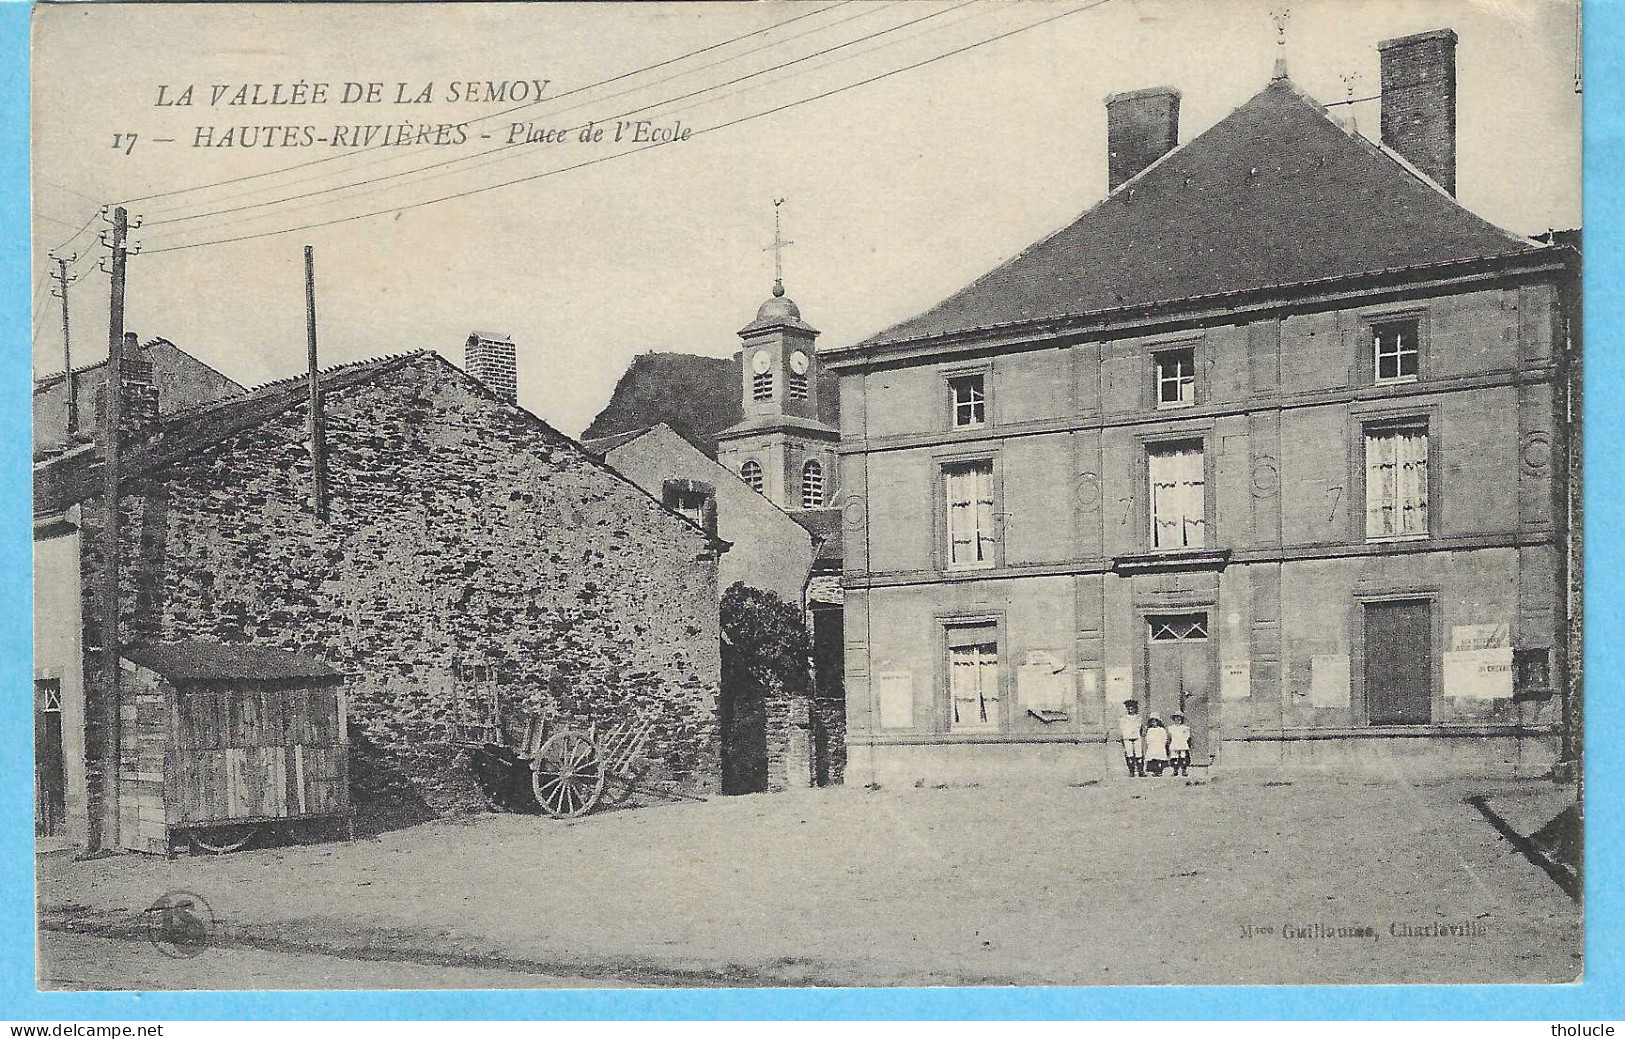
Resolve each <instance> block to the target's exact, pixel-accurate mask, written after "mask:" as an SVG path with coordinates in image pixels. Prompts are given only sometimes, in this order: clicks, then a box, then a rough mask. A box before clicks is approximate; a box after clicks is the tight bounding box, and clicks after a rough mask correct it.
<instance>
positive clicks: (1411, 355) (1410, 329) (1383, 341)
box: [1371, 320, 1422, 382]
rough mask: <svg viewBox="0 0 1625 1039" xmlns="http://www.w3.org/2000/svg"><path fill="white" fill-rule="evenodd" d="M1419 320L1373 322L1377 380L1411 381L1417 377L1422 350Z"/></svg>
mask: <svg viewBox="0 0 1625 1039" xmlns="http://www.w3.org/2000/svg"><path fill="white" fill-rule="evenodd" d="M1419 329H1420V326H1419V323H1418V322H1416V321H1414V320H1411V321H1385V322H1383V323H1381V324H1377V325H1372V326H1371V349H1372V351H1373V355H1374V364H1375V365H1376V379H1377V381H1378V382H1412V381H1414V380H1415V379H1416V372H1417V368H1418V363H1419V361H1420V360H1421V356H1422V350H1421V346H1420V345H1419V343H1418V339H1417V334H1418V332H1419Z"/></svg>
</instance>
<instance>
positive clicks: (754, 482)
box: [739, 459, 762, 494]
mask: <svg viewBox="0 0 1625 1039" xmlns="http://www.w3.org/2000/svg"><path fill="white" fill-rule="evenodd" d="M739 478H740V479H741V480H744V481H745V482H746V483H748V484H750V489H751V490H753V491H755V492H756V493H757V494H761V493H762V467H761V465H760V463H758V462H757V461H756V460H755V459H751V460H749V461H747V462H746V463H745V464H744V465H742V466H740V467H739Z"/></svg>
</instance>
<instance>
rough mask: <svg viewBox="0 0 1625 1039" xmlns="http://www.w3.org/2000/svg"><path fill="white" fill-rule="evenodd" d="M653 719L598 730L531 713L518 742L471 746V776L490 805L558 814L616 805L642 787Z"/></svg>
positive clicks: (569, 815)
mask: <svg viewBox="0 0 1625 1039" xmlns="http://www.w3.org/2000/svg"><path fill="white" fill-rule="evenodd" d="M653 732H654V723H653V722H652V721H650V720H648V719H647V718H643V717H638V718H634V719H632V720H630V721H626V722H622V723H619V724H617V725H615V726H613V727H611V728H610V729H609V730H607V731H605V732H600V731H599V728H598V724H597V723H596V722H594V723H593V724H592V725H591V726H590V727H589V728H587V729H586V731H582V730H580V729H572V728H553V727H552V725H551V724H550V723H549V721H548V719H547V718H546V717H544V716H543V715H540V714H533V715H530V716H528V717H527V718H526V719H525V724H524V729H523V733H522V735H521V737H520V739H519V742H518V745H517V746H509V745H507V744H504V743H493V742H486V743H481V744H479V745H477V746H475V747H474V748H473V749H472V750H471V751H470V764H471V767H472V768H473V770H474V778H475V781H476V782H477V783H478V784H479V786H480V789H481V790H482V791H483V792H484V793H485V796H486V799H487V800H488V801H490V803H491V806H492V807H493V808H497V809H500V810H502V811H509V812H527V811H528V812H534V811H542V812H546V813H547V814H548V815H551V816H553V817H555V818H558V819H574V818H577V817H579V816H583V815H586V814H587V813H588V812H590V811H592V810H593V809H594V808H596V807H598V806H599V805H600V804H611V805H618V804H624V803H625V802H626V801H628V800H629V799H630V798H631V797H632V795H633V794H634V793H636V792H637V791H638V790H640V789H642V787H640V783H639V781H640V779H641V776H642V771H643V751H644V749H645V748H646V747H647V746H648V744H649V737H650V736H651V734H653Z"/></svg>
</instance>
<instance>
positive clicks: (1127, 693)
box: [1106, 667, 1134, 703]
mask: <svg viewBox="0 0 1625 1039" xmlns="http://www.w3.org/2000/svg"><path fill="white" fill-rule="evenodd" d="M1106 699H1107V700H1109V701H1111V702H1112V703H1125V702H1127V701H1129V700H1132V699H1134V671H1133V669H1132V668H1127V667H1108V668H1107V669H1106Z"/></svg>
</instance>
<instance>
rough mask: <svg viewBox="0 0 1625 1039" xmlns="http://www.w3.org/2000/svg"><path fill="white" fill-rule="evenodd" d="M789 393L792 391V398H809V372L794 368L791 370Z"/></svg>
mask: <svg viewBox="0 0 1625 1039" xmlns="http://www.w3.org/2000/svg"><path fill="white" fill-rule="evenodd" d="M789 393H790V399H791V400H806V399H807V373H806V372H796V371H794V370H792V371H791V372H790V383H789Z"/></svg>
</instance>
